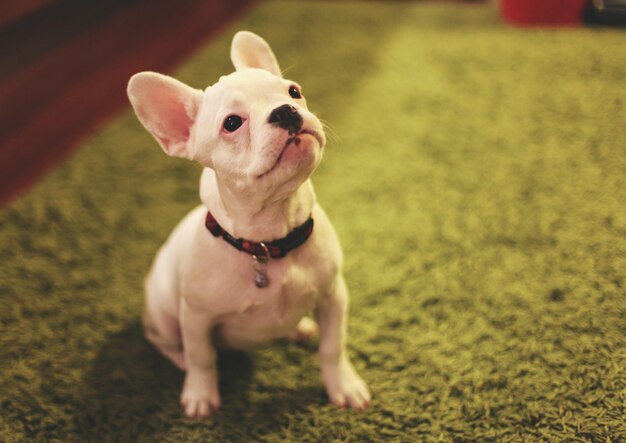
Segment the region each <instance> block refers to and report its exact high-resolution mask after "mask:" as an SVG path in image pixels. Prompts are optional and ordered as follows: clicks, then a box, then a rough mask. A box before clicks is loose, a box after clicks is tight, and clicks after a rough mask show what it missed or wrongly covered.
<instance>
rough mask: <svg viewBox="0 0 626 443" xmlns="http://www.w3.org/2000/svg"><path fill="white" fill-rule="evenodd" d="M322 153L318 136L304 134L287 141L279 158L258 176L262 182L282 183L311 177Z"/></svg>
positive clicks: (308, 133)
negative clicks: (293, 178) (300, 176)
mask: <svg viewBox="0 0 626 443" xmlns="http://www.w3.org/2000/svg"><path fill="white" fill-rule="evenodd" d="M320 151H321V144H320V138H319V136H318V135H316V134H313V133H310V132H303V133H300V134H298V135H297V136H294V137H291V138H289V139H287V140H286V141H285V145H284V147H283V149H282V150H281V152H280V153H279V155H278V157H277V158H275V159H274V161H273V163H271V164H270V165H269V166H267V168H266V169H265V170H264V172H262V173H261V174H259V175H258V176H257V178H258V179H260V180H265V179H268V180H269V179H272V180H278V181H282V179H291V178H292V177H295V176H299V175H306V176H307V177H308V175H310V174H311V173H312V172H313V170H314V169H315V166H316V165H317V162H318V159H319V153H320Z"/></svg>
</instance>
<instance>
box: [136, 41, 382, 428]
mask: <svg viewBox="0 0 626 443" xmlns="http://www.w3.org/2000/svg"><path fill="white" fill-rule="evenodd" d="M230 55H231V60H232V62H233V64H234V66H235V69H236V70H235V72H233V73H231V74H230V75H226V76H223V77H221V78H220V79H219V81H218V82H217V83H215V84H214V85H213V86H210V87H208V88H207V89H205V90H204V91H202V90H199V89H194V88H191V87H190V86H187V85H185V84H184V83H181V82H179V81H178V80H175V79H174V78H171V77H168V76H165V75H162V74H158V73H154V72H141V73H138V74H135V75H134V76H132V77H131V79H130V81H129V83H128V91H127V92H128V97H129V99H130V102H131V104H132V106H133V108H134V110H135V113H136V115H137V117H138V119H139V120H140V122H141V123H142V124H143V125H144V127H145V128H146V129H147V130H148V132H150V134H152V135H153V136H154V138H155V139H156V140H157V142H158V143H159V145H160V146H161V147H162V148H163V150H164V151H165V153H166V154H168V155H170V156H174V157H182V158H186V159H189V160H193V161H196V162H198V163H200V165H202V166H203V167H204V169H203V171H202V175H201V179H200V199H201V201H202V203H203V204H202V205H201V206H199V207H197V208H196V209H193V210H192V211H191V212H190V213H189V214H187V216H185V218H183V220H182V221H181V222H180V223H179V224H178V226H177V227H176V228H175V229H174V230H173V232H172V233H171V234H170V237H169V238H168V239H167V241H166V242H165V244H164V245H163V246H162V247H161V249H160V250H159V251H158V253H157V255H156V257H155V259H154V262H153V264H152V267H151V269H150V271H149V274H148V276H147V278H146V281H145V298H146V306H145V313H144V318H143V323H144V329H145V335H146V338H147V339H148V340H149V341H150V342H151V343H152V344H153V345H154V346H155V347H156V348H157V349H158V350H159V351H160V352H161V353H162V354H163V355H165V356H166V357H167V358H169V359H170V360H171V361H172V362H173V363H174V364H175V365H176V366H177V367H178V368H180V369H181V370H183V371H185V380H184V384H183V388H182V393H181V405H182V407H183V409H184V412H185V413H186V415H187V416H189V417H192V418H196V419H202V418H206V417H207V416H209V415H211V414H212V413H213V412H214V411H217V410H219V408H220V405H221V400H220V394H219V390H218V374H217V366H216V358H217V353H216V349H218V348H235V349H241V348H246V347H248V346H251V345H254V344H256V343H260V342H263V341H267V340H272V339H277V338H281V337H291V338H293V339H306V338H310V337H311V336H313V335H314V334H319V347H318V355H319V362H320V369H321V377H322V381H323V383H324V386H325V388H326V392H327V394H328V397H329V399H330V401H331V402H332V403H334V404H336V405H337V406H339V407H351V408H355V409H365V408H367V407H368V406H369V405H370V402H371V396H370V392H369V390H368V388H367V385H366V384H365V382H364V381H363V380H362V378H361V377H360V376H359V375H358V374H357V372H356V371H355V369H354V367H353V365H352V364H351V362H350V359H349V357H348V353H347V352H346V316H347V308H348V290H347V287H346V282H345V280H344V277H343V275H342V260H343V257H342V250H341V246H340V244H339V240H338V238H337V235H336V233H335V231H334V228H333V227H332V225H331V223H330V221H329V219H328V217H327V215H326V214H325V213H324V211H323V210H322V208H321V207H320V205H319V204H318V203H317V201H316V197H315V193H314V190H313V186H312V184H311V180H310V176H311V174H312V173H313V171H314V170H315V169H316V167H317V166H318V165H319V163H320V161H321V158H322V151H323V149H324V145H325V141H326V139H325V135H324V130H323V126H322V124H321V123H320V121H319V119H318V118H317V117H316V116H315V115H314V114H312V113H311V112H310V111H309V110H308V108H307V104H306V100H305V97H304V95H303V94H302V89H301V87H300V85H298V84H297V83H295V82H293V81H290V80H286V79H284V78H283V76H282V74H281V70H280V67H279V65H278V62H277V61H276V57H275V55H274V53H273V51H272V49H271V48H270V46H269V45H268V43H267V42H266V41H265V40H263V39H262V38H261V37H259V36H257V35H256V34H253V33H251V32H248V31H241V32H238V33H237V34H236V35H235V36H234V38H233V41H232V45H231V52H230ZM312 312H313V313H314V314H315V318H316V320H317V323H316V322H315V321H314V320H313V319H311V318H310V317H308V316H307V315H308V314H309V313H312Z"/></svg>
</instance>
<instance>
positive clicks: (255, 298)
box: [219, 263, 320, 347]
mask: <svg viewBox="0 0 626 443" xmlns="http://www.w3.org/2000/svg"><path fill="white" fill-rule="evenodd" d="M273 265H274V266H273ZM248 274H249V276H248V277H246V278H244V279H243V280H242V282H241V284H240V285H238V286H239V289H240V291H241V292H240V293H239V294H240V295H239V296H237V297H234V299H233V302H234V303H233V305H232V306H230V309H229V312H228V313H227V314H225V315H224V316H223V317H222V318H221V319H220V322H219V333H220V335H221V337H222V340H223V341H224V342H225V344H227V345H230V346H234V347H238V346H245V345H247V344H252V343H255V342H260V341H265V340H270V339H273V338H277V337H281V336H284V335H286V334H288V333H289V332H291V331H293V330H294V328H295V327H296V325H297V324H298V322H299V321H300V319H301V318H302V317H303V316H304V315H306V314H307V313H308V312H310V311H311V310H312V309H313V307H314V305H315V302H316V300H317V298H318V296H319V293H320V290H319V282H318V281H317V278H316V276H315V273H314V272H312V270H311V269H307V268H306V267H303V266H299V265H296V264H293V263H289V264H287V263H285V264H283V263H271V264H270V265H269V267H268V269H267V274H268V278H269V285H268V286H266V287H264V288H258V287H256V285H255V284H254V281H253V280H254V272H253V270H251V271H250V272H249V273H248Z"/></svg>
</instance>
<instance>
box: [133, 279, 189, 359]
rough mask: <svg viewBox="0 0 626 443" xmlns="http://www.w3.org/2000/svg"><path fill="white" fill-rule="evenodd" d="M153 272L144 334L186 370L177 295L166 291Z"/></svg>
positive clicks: (147, 299)
mask: <svg viewBox="0 0 626 443" xmlns="http://www.w3.org/2000/svg"><path fill="white" fill-rule="evenodd" d="M154 277H155V276H154V273H152V274H151V275H150V276H149V277H148V279H147V281H146V308H145V311H144V314H143V327H144V335H145V337H146V339H148V341H149V342H150V343H152V344H153V345H154V346H155V347H156V348H157V349H158V350H159V351H160V352H161V353H162V354H163V355H164V356H166V357H167V358H168V359H170V360H171V361H172V363H174V364H175V365H176V366H177V367H178V368H179V369H181V370H183V371H185V370H186V365H185V354H184V349H183V342H182V335H181V331H180V324H179V321H178V306H177V300H176V297H175V296H173V295H171V293H169V292H165V291H164V289H166V288H167V286H165V288H164V287H163V285H160V283H162V282H159V281H156V280H157V279H156V278H154Z"/></svg>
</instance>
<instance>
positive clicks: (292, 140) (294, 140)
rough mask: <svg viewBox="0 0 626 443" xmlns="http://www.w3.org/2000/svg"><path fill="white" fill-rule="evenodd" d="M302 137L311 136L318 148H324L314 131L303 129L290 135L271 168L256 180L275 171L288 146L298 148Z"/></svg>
mask: <svg viewBox="0 0 626 443" xmlns="http://www.w3.org/2000/svg"><path fill="white" fill-rule="evenodd" d="M303 135H311V136H313V137H315V139H316V140H317V143H318V144H319V145H320V148H321V147H322V146H324V140H323V139H322V137H321V135H320V134H318V133H317V132H316V131H312V130H310V129H303V130H301V131H299V132H297V133H295V134H293V135H292V134H290V136H289V138H288V139H287V141H286V142H285V146H283V149H281V151H280V154H278V157H276V161H275V162H274V164H273V165H272V167H271V168H269V169H268V170H267V171H265V172H264V173H262V174H260V175H258V176H257V178H262V177H265V176H266V175H268V174H269V173H270V172H272V171H273V170H274V169H276V167H277V166H278V165H279V164H280V161H281V160H282V158H283V154H285V151H287V148H288V147H289V146H291V145H292V144H294V145H296V146H299V145H300V143H301V142H302V139H301V137H302V136H303Z"/></svg>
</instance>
